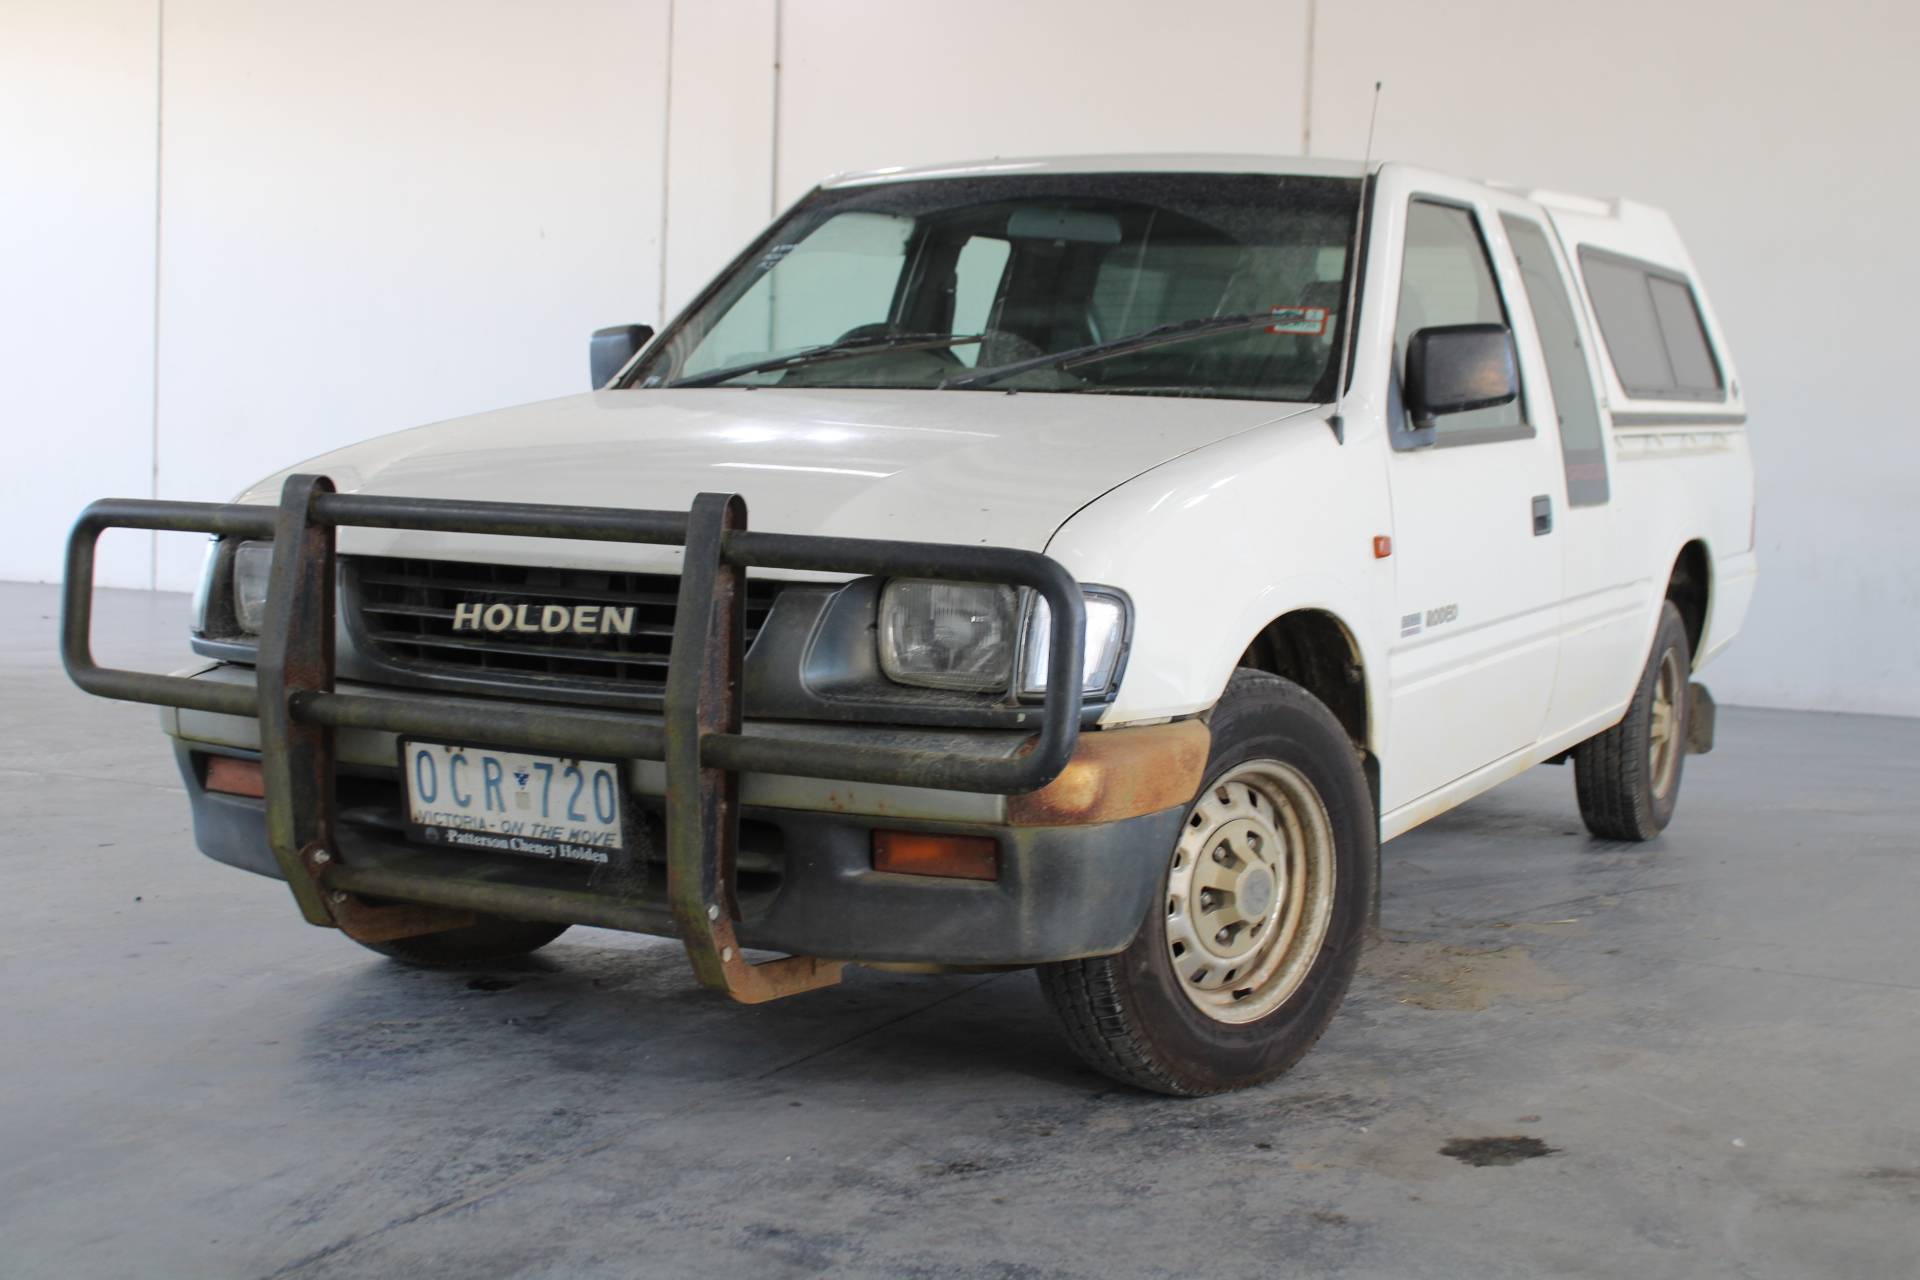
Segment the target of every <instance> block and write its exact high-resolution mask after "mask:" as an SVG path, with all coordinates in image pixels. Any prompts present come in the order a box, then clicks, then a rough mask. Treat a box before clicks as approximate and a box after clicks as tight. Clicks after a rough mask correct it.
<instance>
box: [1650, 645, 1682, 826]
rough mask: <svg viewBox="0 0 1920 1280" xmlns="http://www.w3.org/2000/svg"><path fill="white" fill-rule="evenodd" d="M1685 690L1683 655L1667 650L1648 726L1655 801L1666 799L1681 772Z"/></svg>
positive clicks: (1661, 662)
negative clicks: (1682, 709)
mask: <svg viewBox="0 0 1920 1280" xmlns="http://www.w3.org/2000/svg"><path fill="white" fill-rule="evenodd" d="M1686 688H1687V685H1686V677H1685V676H1684V675H1682V674H1681V671H1680V655H1679V654H1678V653H1676V652H1674V651H1673V650H1672V649H1668V650H1667V651H1666V652H1665V653H1663V654H1661V655H1660V674H1659V675H1657V676H1655V677H1654V682H1653V708H1652V713H1651V715H1649V717H1648V725H1647V778H1648V780H1649V781H1650V783H1651V785H1652V788H1653V794H1654V798H1655V799H1659V800H1664V799H1666V796H1667V792H1669V791H1671V790H1673V778H1674V775H1675V774H1676V773H1678V772H1679V764H1680V752H1681V747H1682V743H1681V741H1680V699H1681V698H1683V697H1685V696H1686Z"/></svg>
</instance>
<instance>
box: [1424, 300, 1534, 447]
mask: <svg viewBox="0 0 1920 1280" xmlns="http://www.w3.org/2000/svg"><path fill="white" fill-rule="evenodd" d="M1519 394H1520V374H1519V370H1518V368H1517V362H1516V361H1515V359H1514V354H1513V334H1512V333H1511V332H1510V331H1509V330H1508V329H1507V326H1505V325H1503V324H1449V325H1438V326H1435V327H1434V328H1431V329H1422V330H1420V331H1419V332H1418V333H1416V334H1414V335H1413V338H1412V339H1411V340H1410V341H1409V342H1408V343H1407V413H1408V416H1410V417H1411V418H1412V419H1413V421H1414V424H1415V425H1416V426H1420V427H1425V426H1431V425H1432V423H1433V420H1434V419H1435V418H1438V417H1441V416H1443V415H1445V414H1449V413H1465V412H1466V411H1467V410H1469V409H1490V408H1492V407H1493V406H1494V405H1497V404H1507V403H1509V402H1510V401H1512V400H1513V399H1514V398H1515V397H1516V396H1518V395H1519Z"/></svg>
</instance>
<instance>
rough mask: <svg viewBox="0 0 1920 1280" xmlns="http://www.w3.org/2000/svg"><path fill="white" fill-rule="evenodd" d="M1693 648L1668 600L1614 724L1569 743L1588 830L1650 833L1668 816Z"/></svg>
mask: <svg viewBox="0 0 1920 1280" xmlns="http://www.w3.org/2000/svg"><path fill="white" fill-rule="evenodd" d="M1692 670H1693V651H1692V649H1691V647H1690V646H1689V645H1688V644H1687V627H1686V623H1685V622H1684V621H1682V620H1681V617H1680V610H1679V609H1678V608H1676V607H1675V606H1674V603H1673V601H1671V600H1669V601H1666V602H1665V604H1664V605H1662V607H1661V610H1660V626H1659V629H1658V630H1657V631H1656V632H1655V633H1654V638H1653V653H1652V656H1650V657H1649V658H1648V659H1647V667H1646V670H1645V671H1644V672H1642V673H1641V675H1640V684H1639V685H1638V687H1636V688H1635V689H1634V693H1633V701H1632V702H1630V703H1629V704H1628V705H1627V714H1626V715H1625V716H1624V717H1622V718H1621V721H1620V723H1619V724H1617V725H1615V726H1613V728H1611V729H1609V730H1607V731H1606V732H1605V733H1601V734H1596V735H1594V736H1593V737H1591V738H1588V739H1587V740H1586V741H1585V742H1583V743H1581V744H1580V745H1579V746H1577V747H1575V748H1574V749H1573V781H1574V789H1575V791H1576V792H1577V793H1578V794H1579V797H1580V817H1581V818H1582V819H1583V820H1584V821H1585V822H1586V824H1587V830H1589V831H1591V832H1593V834H1595V835H1596V836H1600V837H1602V838H1603V839H1607V840H1651V839H1653V838H1654V837H1655V836H1657V835H1659V834H1660V832H1661V831H1663V830H1665V828H1666V825H1667V823H1668V822H1669V821H1671V820H1672V818H1673V806H1674V802H1675V801H1677V800H1678V799H1679V798H1680V772H1681V767H1682V765H1683V763H1684V762H1685V760H1686V755H1687V730H1688V724H1687V710H1688V696H1687V677H1688V675H1689V674H1690V673H1691V672H1692Z"/></svg>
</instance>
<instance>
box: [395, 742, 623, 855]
mask: <svg viewBox="0 0 1920 1280" xmlns="http://www.w3.org/2000/svg"><path fill="white" fill-rule="evenodd" d="M400 773H401V777H402V778H403V779H405V785H406V789H407V827H408V831H409V834H411V835H412V837H413V838H414V839H415V840H419V841H423V842H424V843H427V844H439V845H448V846H451V847H453V848H456V849H472V850H475V851H481V850H486V851H491V852H497V853H518V854H524V855H526V856H528V857H533V858H565V859H569V860H572V861H576V862H606V861H607V860H608V859H609V858H610V857H611V856H612V855H614V854H618V853H623V852H625V851H626V848H627V828H626V795H625V793H624V790H623V788H622V787H621V785H620V766H619V765H618V764H617V763H616V762H614V761H612V760H578V759H568V758H565V757H562V756H543V755H534V754H531V753H529V752H525V751H503V750H500V749H498V748H495V747H471V746H458V745H455V744H452V743H444V742H421V741H418V740H408V741H403V742H402V743H401V744H400Z"/></svg>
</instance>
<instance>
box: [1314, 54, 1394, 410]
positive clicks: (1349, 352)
mask: <svg viewBox="0 0 1920 1280" xmlns="http://www.w3.org/2000/svg"><path fill="white" fill-rule="evenodd" d="M1380 85H1381V82H1380V81H1378V80H1375V81H1374V82H1373V109H1372V110H1371V111H1369V112H1368V113H1367V151H1366V154H1365V155H1364V156H1363V157H1362V158H1361V160H1360V207H1359V208H1357V209H1355V210H1354V211H1353V248H1352V250H1351V251H1350V252H1349V253H1348V255H1347V300H1346V305H1345V307H1344V308H1343V309H1342V311H1341V315H1340V377H1339V380H1338V381H1336V382H1335V383H1334V384H1333V416H1332V417H1330V418H1328V419H1327V425H1328V426H1329V427H1332V428H1333V438H1334V439H1335V440H1336V441H1338V442H1339V443H1341V444H1345V443H1346V442H1347V420H1346V417H1345V416H1344V415H1343V414H1342V413H1341V408H1342V407H1343V406H1344V405H1345V403H1346V399H1347V376H1348V375H1349V374H1350V373H1352V371H1353V328H1354V320H1355V319H1356V317H1355V316H1354V314H1353V309H1354V306H1355V305H1356V304H1357V303H1358V301H1359V297H1360V248H1361V245H1362V243H1363V242H1364V239H1365V236H1366V233H1367V217H1366V214H1367V182H1368V181H1369V175H1368V171H1369V170H1370V169H1372V168H1373V126H1374V125H1376V124H1378V123H1379V121H1380Z"/></svg>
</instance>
